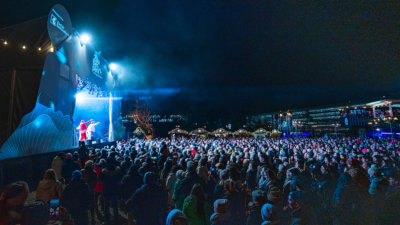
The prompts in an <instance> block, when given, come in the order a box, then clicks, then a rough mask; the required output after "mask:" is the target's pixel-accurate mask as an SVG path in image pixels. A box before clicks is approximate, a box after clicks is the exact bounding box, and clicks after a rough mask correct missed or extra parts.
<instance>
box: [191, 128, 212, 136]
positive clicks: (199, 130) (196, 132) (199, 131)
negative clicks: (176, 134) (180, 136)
mask: <svg viewBox="0 0 400 225" xmlns="http://www.w3.org/2000/svg"><path fill="white" fill-rule="evenodd" d="M190 134H191V135H193V136H203V137H205V136H207V135H208V134H209V132H208V131H207V130H206V129H204V128H197V129H195V130H192V131H191V132H190Z"/></svg>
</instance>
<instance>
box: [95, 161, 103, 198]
mask: <svg viewBox="0 0 400 225" xmlns="http://www.w3.org/2000/svg"><path fill="white" fill-rule="evenodd" d="M102 169H103V168H101V167H100V166H94V168H93V170H94V172H96V175H97V184H96V186H95V187H94V189H93V190H94V192H97V193H103V182H100V181H99V176H100V174H101V170H102Z"/></svg>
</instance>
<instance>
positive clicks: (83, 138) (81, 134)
mask: <svg viewBox="0 0 400 225" xmlns="http://www.w3.org/2000/svg"><path fill="white" fill-rule="evenodd" d="M92 120H93V119H90V120H89V121H87V122H85V121H84V120H81V123H80V124H79V126H78V127H77V128H76V129H78V130H79V141H86V139H87V137H86V130H87V127H86V125H87V124H88V123H90V122H92Z"/></svg>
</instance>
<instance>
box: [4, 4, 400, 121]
mask: <svg viewBox="0 0 400 225" xmlns="http://www.w3.org/2000/svg"><path fill="white" fill-rule="evenodd" d="M56 2H59V1H48V0H44V1H37V3H32V2H31V1H19V0H17V1H14V2H11V1H7V2H5V3H2V6H1V8H0V26H1V27H3V26H6V25H10V24H13V23H18V22H22V21H24V20H27V19H32V18H35V17H39V16H45V15H47V14H48V11H49V9H50V7H51V6H52V5H53V4H54V3H56ZM61 3H62V4H63V5H65V6H66V8H67V9H68V10H69V12H70V14H71V17H72V22H73V25H74V27H76V28H77V30H78V31H79V32H90V33H91V34H92V36H93V45H95V46H96V48H98V49H101V50H102V52H103V55H104V56H105V57H106V58H108V59H109V60H110V61H114V62H118V63H120V65H121V66H122V72H121V73H122V74H121V76H120V77H121V82H122V89H123V93H124V94H125V103H126V104H127V105H129V103H132V104H133V103H134V100H135V99H136V98H140V99H149V105H150V107H151V109H152V110H153V111H154V112H159V113H162V114H168V113H184V114H187V113H190V114H192V115H195V116H197V117H199V118H200V117H203V118H207V119H216V118H221V117H223V118H226V119H232V120H233V119H236V118H243V117H244V115H246V114H254V113H259V112H271V111H274V110H287V109H290V108H298V107H315V106H326V105H334V104H346V103H348V102H349V101H351V102H352V103H356V102H363V101H369V100H375V99H377V98H380V97H382V96H386V97H399V93H400V92H399V91H398V87H399V85H400V80H399V77H400V1H377V0H373V1H372V0H366V1H362V2H360V1H348V0H328V1H286V0H283V1H266V0H251V1H250V0H249V1H245V0H237V1H229V0H223V1H222V0H206V1H187V0H170V1H165V0H145V1H137V0H134V1H132V0H123V1H104V0H103V1H92V0H91V1H65V2H62V1H61ZM4 4H5V5H4ZM126 108H127V107H125V109H126Z"/></svg>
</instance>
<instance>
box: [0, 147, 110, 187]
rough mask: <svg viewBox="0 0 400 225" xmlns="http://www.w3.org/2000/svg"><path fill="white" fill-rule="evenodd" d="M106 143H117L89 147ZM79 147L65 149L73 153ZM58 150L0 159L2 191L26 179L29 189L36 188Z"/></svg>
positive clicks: (66, 151)
mask: <svg viewBox="0 0 400 225" xmlns="http://www.w3.org/2000/svg"><path fill="white" fill-rule="evenodd" d="M106 145H115V142H106V143H99V144H93V145H89V146H88V148H102V147H104V146H106ZM77 150H78V148H74V149H68V150H64V151H62V152H65V153H73V152H75V151H77ZM57 154H58V152H49V153H43V154H37V155H30V156H24V157H18V158H11V159H4V160H1V161H0V192H1V191H2V190H3V188H4V187H5V186H6V185H7V184H9V183H12V182H15V181H19V180H22V181H26V182H27V183H28V185H29V189H30V190H31V191H32V190H36V188H37V185H38V183H39V181H40V180H41V179H42V178H43V174H44V172H45V171H46V170H47V169H49V168H50V167H51V162H52V161H53V158H54V157H55V156H56V155H57Z"/></svg>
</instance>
